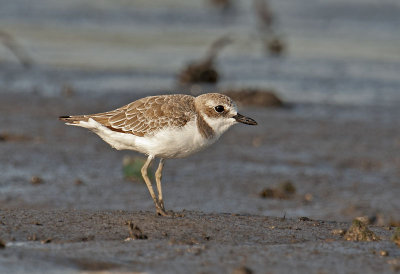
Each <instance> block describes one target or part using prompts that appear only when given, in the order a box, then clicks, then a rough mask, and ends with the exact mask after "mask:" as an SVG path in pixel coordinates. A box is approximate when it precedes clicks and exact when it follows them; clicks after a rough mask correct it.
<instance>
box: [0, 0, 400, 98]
mask: <svg viewBox="0 0 400 274" xmlns="http://www.w3.org/2000/svg"><path fill="white" fill-rule="evenodd" d="M234 3H235V5H234V7H233V8H232V10H228V11H225V12H223V11H221V10H218V9H216V8H214V7H212V6H210V5H208V4H207V2H206V1H183V0H169V1H122V0H121V1H94V0H84V1H82V0H79V1H78V0H74V1H51V0H38V1H34V2H32V1H27V0H17V1H6V0H3V1H0V6H1V9H0V30H3V31H7V32H8V33H10V34H12V35H13V36H14V38H15V39H16V40H17V41H18V42H19V43H20V44H21V45H22V46H23V47H24V49H25V50H26V51H27V53H28V54H29V56H31V58H32V59H33V60H34V63H35V66H34V67H33V69H32V70H28V71H26V70H23V69H22V68H20V67H19V65H18V64H17V62H16V59H15V57H14V56H13V55H12V54H11V53H10V51H8V50H7V49H6V48H5V47H1V46H0V61H2V62H0V66H1V67H0V86H1V91H0V92H4V91H10V90H11V91H21V92H22V91H23V92H32V91H35V92H42V93H45V94H48V95H57V94H59V93H60V90H61V89H62V87H63V86H65V85H68V86H71V87H73V88H74V89H76V90H77V91H87V92H134V93H140V94H141V93H152V94H154V93H159V92H170V91H179V92H185V90H182V89H179V88H177V87H176V74H177V73H178V71H179V70H180V69H181V68H182V67H183V66H184V65H185V64H186V63H187V62H189V61H191V60H194V59H198V58H201V57H202V56H204V54H205V52H206V50H207V48H208V46H209V45H210V44H211V43H212V42H213V41H214V40H215V39H217V38H219V37H221V36H223V35H226V34H229V35H230V36H231V37H232V38H233V39H234V43H233V44H231V45H228V46H227V47H226V49H223V50H222V52H221V54H220V56H219V58H218V67H219V69H220V71H221V73H222V80H221V82H220V83H219V85H218V87H222V88H224V87H238V86H239V87H240V86H243V87H261V88H273V89H275V90H276V91H277V93H278V94H279V95H280V96H281V97H283V99H284V100H286V101H290V102H314V103H321V102H323V103H334V104H361V105H365V104H379V105H393V104H398V103H399V101H400V92H399V90H400V77H399V75H400V35H399V33H398V29H400V17H399V16H398V14H399V13H400V3H399V2H398V1H394V0H385V1H372V0H370V1H358V0H351V1H346V2H343V1H337V0H331V1H316V0H314V1H296V0H285V1H277V0H275V1H270V3H271V9H272V11H273V12H274V15H275V17H276V19H277V20H276V21H277V23H276V28H275V29H276V30H277V33H278V34H280V35H282V37H283V39H284V41H285V42H286V43H287V44H288V53H287V54H286V56H284V57H282V58H274V57H270V56H268V55H267V54H265V52H264V50H263V46H262V43H261V41H260V39H259V31H258V29H259V28H258V24H257V19H256V17H255V16H254V10H253V4H252V1H234ZM186 92H187V91H186Z"/></svg>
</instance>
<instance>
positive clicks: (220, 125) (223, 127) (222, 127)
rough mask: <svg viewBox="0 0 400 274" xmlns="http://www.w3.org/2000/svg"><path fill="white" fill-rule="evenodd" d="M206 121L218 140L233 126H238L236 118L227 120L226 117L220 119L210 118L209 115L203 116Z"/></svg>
mask: <svg viewBox="0 0 400 274" xmlns="http://www.w3.org/2000/svg"><path fill="white" fill-rule="evenodd" d="M201 115H202V117H203V119H204V121H205V122H206V123H207V124H208V125H209V126H210V127H211V128H212V129H213V131H214V132H215V137H217V139H218V138H219V137H220V136H221V135H222V134H224V132H225V131H227V130H228V129H229V128H230V127H231V126H233V125H234V124H236V123H237V122H236V120H235V119H234V118H225V117H218V118H210V117H208V116H207V115H204V114H201Z"/></svg>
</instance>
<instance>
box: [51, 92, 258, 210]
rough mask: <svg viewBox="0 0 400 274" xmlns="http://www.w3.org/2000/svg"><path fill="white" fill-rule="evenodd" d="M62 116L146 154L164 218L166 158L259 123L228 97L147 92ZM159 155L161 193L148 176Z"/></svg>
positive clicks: (119, 145)
mask: <svg viewBox="0 0 400 274" xmlns="http://www.w3.org/2000/svg"><path fill="white" fill-rule="evenodd" d="M59 118H60V120H62V121H65V122H66V124H67V125H74V126H80V127H84V128H87V129H89V130H91V131H93V132H94V133H96V134H97V135H99V136H100V137H101V138H102V139H103V140H104V141H105V142H107V143H108V144H110V145H111V146H112V147H114V148H115V149H118V150H122V149H128V150H134V151H138V152H140V153H144V154H146V155H148V158H147V161H146V162H145V164H144V165H143V167H142V169H141V172H142V176H143V179H144V181H145V182H146V185H147V188H148V189H149V192H150V195H151V197H152V198H153V201H154V203H155V206H156V211H157V213H158V214H160V215H164V216H165V215H168V213H167V212H166V211H165V208H164V202H163V197H162V190H161V174H162V170H163V167H164V159H167V158H182V157H186V156H188V155H190V154H193V153H195V152H197V151H199V150H201V149H204V148H206V147H208V146H209V145H211V144H213V143H214V142H215V141H217V140H218V138H219V137H220V136H221V135H222V134H223V133H224V132H225V131H226V130H227V129H228V128H230V127H231V126H232V125H234V124H236V123H237V122H240V123H243V124H248V125H257V122H256V121H254V120H253V119H251V118H248V117H245V116H243V115H241V114H239V113H238V112H237V107H236V104H235V103H234V102H233V101H232V100H231V99H230V98H229V97H227V96H225V95H222V94H219V93H207V94H203V95H200V96H197V97H193V96H190V95H183V94H174V95H160V96H149V97H145V98H142V99H139V100H137V101H134V102H132V103H130V104H128V105H126V106H123V107H120V108H117V109H115V110H112V111H108V112H103V113H98V114H89V115H76V116H61V117H59ZM155 157H158V158H160V163H159V165H158V168H157V171H156V173H155V178H156V185H157V191H158V197H156V195H155V193H154V190H153V187H152V183H151V181H150V179H149V177H148V176H147V168H148V167H149V165H150V164H151V163H152V161H153V160H154V158H155Z"/></svg>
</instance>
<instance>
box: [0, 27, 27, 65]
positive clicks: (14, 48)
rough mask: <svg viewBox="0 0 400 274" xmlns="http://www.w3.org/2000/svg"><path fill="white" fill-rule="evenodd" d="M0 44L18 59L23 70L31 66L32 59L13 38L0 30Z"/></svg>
mask: <svg viewBox="0 0 400 274" xmlns="http://www.w3.org/2000/svg"><path fill="white" fill-rule="evenodd" d="M0 42H1V43H2V44H3V45H4V46H5V47H6V48H8V49H9V50H10V51H11V52H12V53H13V54H14V56H15V57H16V58H17V59H18V61H19V62H20V63H21V65H22V66H24V67H25V68H30V67H31V66H32V64H33V60H32V58H31V57H30V56H29V55H28V53H27V52H26V51H25V50H24V49H23V48H22V47H21V46H20V45H19V44H18V43H17V42H16V41H15V39H14V37H13V36H12V35H11V34H9V33H7V32H5V31H3V30H0Z"/></svg>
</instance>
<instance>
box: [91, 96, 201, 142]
mask: <svg viewBox="0 0 400 274" xmlns="http://www.w3.org/2000/svg"><path fill="white" fill-rule="evenodd" d="M194 115H195V108H194V97H193V96H190V95H181V94H175V95H161V96H150V97H145V98H142V99H139V100H137V101H134V102H132V103H130V104H128V105H125V106H123V107H121V108H118V109H115V110H112V111H109V112H103V113H98V114H92V115H85V117H87V118H92V119H94V120H95V121H97V122H99V123H101V124H102V125H104V126H106V127H108V128H110V129H111V130H116V131H122V132H126V133H132V134H134V135H137V136H148V135H152V134H154V133H155V132H157V131H158V130H160V129H163V128H166V127H183V126H184V125H185V124H186V123H187V122H188V121H189V120H190V119H192V118H193V117H194Z"/></svg>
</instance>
